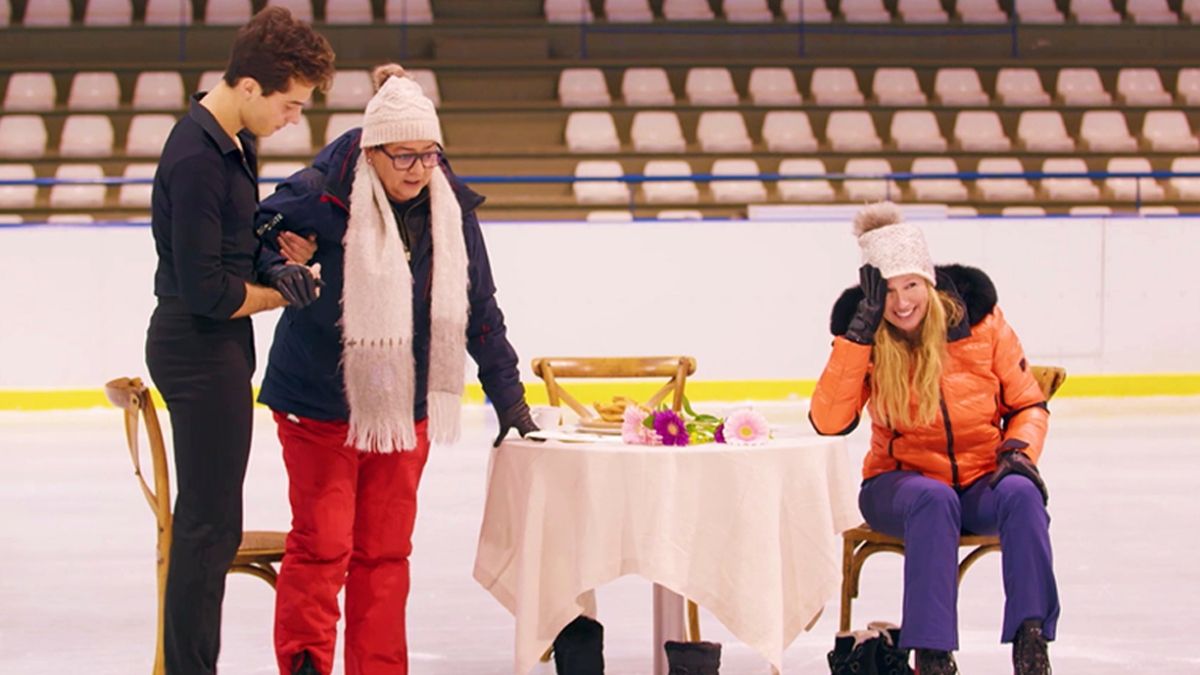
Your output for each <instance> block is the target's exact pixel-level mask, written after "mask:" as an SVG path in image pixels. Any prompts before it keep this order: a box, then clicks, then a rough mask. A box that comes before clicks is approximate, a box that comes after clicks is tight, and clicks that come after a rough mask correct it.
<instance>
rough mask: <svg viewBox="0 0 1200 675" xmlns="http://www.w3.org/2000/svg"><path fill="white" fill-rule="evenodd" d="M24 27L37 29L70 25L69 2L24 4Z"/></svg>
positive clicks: (52, 0)
mask: <svg viewBox="0 0 1200 675" xmlns="http://www.w3.org/2000/svg"><path fill="white" fill-rule="evenodd" d="M22 25H24V26H34V27H39V28H45V27H55V26H69V25H71V2H70V0H34V1H32V2H26V4H25V18H24V19H23V20H22Z"/></svg>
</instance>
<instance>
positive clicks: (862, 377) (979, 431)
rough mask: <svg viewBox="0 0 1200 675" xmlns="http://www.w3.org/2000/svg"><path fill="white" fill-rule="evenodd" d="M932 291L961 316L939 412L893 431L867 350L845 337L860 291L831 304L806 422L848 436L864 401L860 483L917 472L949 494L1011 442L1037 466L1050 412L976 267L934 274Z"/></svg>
mask: <svg viewBox="0 0 1200 675" xmlns="http://www.w3.org/2000/svg"><path fill="white" fill-rule="evenodd" d="M937 279H938V283H937V287H938V289H939V290H942V291H945V292H947V293H949V294H950V295H951V296H956V297H958V298H959V299H961V300H962V301H963V305H964V306H965V307H966V309H967V312H966V316H964V317H963V320H962V321H961V322H960V323H959V324H958V325H957V326H953V327H951V329H950V331H949V335H948V339H949V344H948V345H947V349H948V358H947V359H946V362H945V363H944V365H943V372H942V378H941V389H942V400H941V412H940V413H939V414H938V416H937V419H936V420H935V421H934V422H933V423H932V424H928V425H922V426H914V427H900V428H896V429H893V428H891V427H888V426H885V425H883V424H881V423H879V422H876V421H874V420H877V419H879V415H878V414H877V411H876V410H875V408H874V405H873V404H872V402H871V401H870V400H869V399H870V395H871V370H872V365H871V348H870V347H868V346H865V345H860V344H856V343H854V342H851V341H849V340H847V339H846V338H844V337H842V335H844V334H845V332H846V326H847V324H848V323H849V321H850V318H851V317H852V316H853V315H854V310H855V308H856V307H857V306H858V300H859V299H860V298H862V290H861V289H860V288H858V287H854V288H850V289H847V291H846V292H845V293H843V294H842V297H841V298H840V299H839V300H838V302H837V304H836V305H835V306H834V312H833V319H832V321H831V328H832V330H833V333H834V335H835V337H834V341H833V353H832V354H831V355H830V357H829V362H828V364H826V366H825V371H824V372H823V373H822V374H821V379H820V380H819V381H818V382H817V388H816V391H815V392H814V393H813V398H812V408H811V411H810V413H809V419H810V420H811V421H812V424H813V427H814V428H815V429H816V430H817V433H820V434H823V435H837V434H848V433H850V432H851V431H852V430H853V429H854V428H855V427H856V426H857V425H858V421H859V416H860V414H861V412H862V408H863V406H864V405H866V406H867V408H868V411H869V412H870V413H871V419H872V424H871V450H870V452H868V453H867V456H866V457H865V458H864V460H863V478H864V479H866V478H871V477H872V476H876V475H879V474H881V473H885V472H887V471H896V470H904V471H919V472H921V473H922V474H924V475H926V476H928V477H930V478H935V479H937V480H940V481H942V482H943V483H946V484H948V485H951V486H953V487H955V488H961V487H966V486H969V485H971V484H972V483H974V482H975V481H977V480H979V479H980V478H983V477H985V476H987V475H989V474H991V473H992V472H993V471H994V470H995V468H996V448H997V447H998V446H999V445H1000V444H1001V443H1002V442H1003V441H1004V440H1005V439H1009V438H1013V439H1019V440H1021V441H1024V442H1025V443H1027V444H1028V445H1029V447H1027V448H1025V450H1024V452H1025V453H1026V454H1027V455H1029V457H1030V459H1032V460H1033V461H1034V462H1036V461H1037V460H1038V457H1039V456H1040V455H1041V452H1042V441H1043V440H1044V439H1045V436H1046V427H1047V422H1048V419H1049V412H1048V410H1047V408H1046V398H1045V396H1043V395H1042V391H1041V389H1040V388H1039V387H1038V384H1037V381H1036V380H1034V378H1033V375H1032V374H1031V373H1030V372H1029V368H1028V364H1027V363H1026V361H1025V354H1024V351H1023V350H1022V349H1021V342H1020V340H1019V339H1018V338H1017V334H1016V333H1015V332H1013V329H1012V328H1011V327H1010V326H1009V325H1008V323H1007V322H1005V320H1004V314H1003V313H1002V312H1001V311H1000V308H999V307H997V306H996V292H995V287H994V286H993V285H992V282H991V280H990V279H989V278H988V277H987V275H986V274H984V273H983V272H982V271H980V270H977V269H974V268H970V267H963V266H958V265H950V266H945V267H938V268H937Z"/></svg>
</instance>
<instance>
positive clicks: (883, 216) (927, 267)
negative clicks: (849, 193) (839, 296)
mask: <svg viewBox="0 0 1200 675" xmlns="http://www.w3.org/2000/svg"><path fill="white" fill-rule="evenodd" d="M854 234H855V235H856V236H858V245H859V247H861V248H862V259H863V262H864V263H870V264H871V265H874V266H875V267H877V268H878V269H879V273H880V274H882V275H883V278H884V279H891V278H892V277H898V276H900V275H902V274H916V275H918V276H921V277H924V278H925V279H926V280H928V281H929V283H931V284H934V285H937V279H936V278H935V277H934V273H933V261H932V260H931V259H930V257H929V247H928V246H926V245H925V235H924V234H922V233H921V228H919V227H917V226H916V225H913V224H911V223H905V222H903V221H902V219H901V216H900V209H899V208H897V207H896V205H895V204H893V203H891V202H877V203H875V204H868V205H867V206H866V207H864V208H863V210H862V211H859V212H858V215H856V216H854Z"/></svg>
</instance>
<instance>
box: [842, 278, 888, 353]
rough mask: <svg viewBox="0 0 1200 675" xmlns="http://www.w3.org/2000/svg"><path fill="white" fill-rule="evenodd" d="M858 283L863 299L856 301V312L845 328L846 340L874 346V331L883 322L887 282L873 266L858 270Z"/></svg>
mask: <svg viewBox="0 0 1200 675" xmlns="http://www.w3.org/2000/svg"><path fill="white" fill-rule="evenodd" d="M858 283H859V286H861V287H862V292H863V298H862V300H859V301H858V310H857V311H855V312H854V317H853V318H851V319H850V325H849V326H847V327H846V335H845V337H846V339H847V340H849V341H851V342H857V343H858V344H860V345H872V344H875V331H876V330H877V329H878V328H879V322H881V321H883V306H884V303H885V302H887V280H885V279H884V278H883V275H882V274H880V273H879V269H878V268H876V267H875V266H874V265H869V264H868V265H863V266H862V267H860V268H858Z"/></svg>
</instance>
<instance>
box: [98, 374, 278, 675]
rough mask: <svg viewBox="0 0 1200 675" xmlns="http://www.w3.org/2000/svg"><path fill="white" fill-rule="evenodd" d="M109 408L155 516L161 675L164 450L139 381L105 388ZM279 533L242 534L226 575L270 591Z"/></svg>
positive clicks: (159, 668) (167, 505)
mask: <svg viewBox="0 0 1200 675" xmlns="http://www.w3.org/2000/svg"><path fill="white" fill-rule="evenodd" d="M104 391H105V394H107V395H108V400H109V401H111V402H112V404H113V405H115V406H117V407H118V408H121V409H122V410H124V411H125V442H126V444H127V445H128V446H129V456H130V459H132V460H133V475H134V476H136V477H137V479H138V483H140V485H141V488H142V494H144V495H145V497H146V501H147V502H148V503H149V504H150V510H151V511H153V512H154V518H155V520H156V521H157V524H158V543H157V550H158V645H157V647H156V651H155V655H154V670H153V671H152V672H153V674H154V675H163V672H164V665H163V600H164V596H165V593H166V590H167V569H168V568H169V567H170V563H171V477H170V474H169V473H168V471H167V451H166V447H165V445H164V443H163V435H162V427H161V426H159V423H158V414H157V413H156V412H155V410H154V402H153V401H151V399H150V391H149V389H147V387H146V385H144V384H142V381H141V380H140V379H139V378H136V377H135V378H128V377H121V378H117V379H115V380H113V381H111V382H109V383H108V384H106V385H105V386H104ZM139 419H144V420H145V422H146V437H147V438H148V439H149V441H150V462H151V465H152V467H153V471H154V477H153V478H154V489H151V488H150V486H149V485H148V484H147V483H146V478H145V477H144V476H143V475H142V465H141V453H140V450H139V439H140V436H141V434H140V433H139V432H138V423H139ZM286 536H287V535H286V533H284V532H245V533H243V534H242V543H241V546H239V547H238V551H237V555H236V557H235V558H234V559H233V564H231V565H230V566H229V572H231V573H233V572H238V573H241V574H250V575H253V576H256V577H258V578H259V579H262V580H263V581H265V582H267V583H268V584H271V587H272V588H274V587H275V575H276V573H275V567H274V565H275V563H278V562H279V561H281V560H283V544H284V538H285V537H286Z"/></svg>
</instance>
